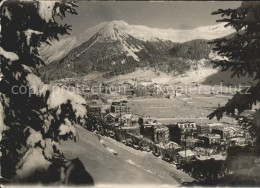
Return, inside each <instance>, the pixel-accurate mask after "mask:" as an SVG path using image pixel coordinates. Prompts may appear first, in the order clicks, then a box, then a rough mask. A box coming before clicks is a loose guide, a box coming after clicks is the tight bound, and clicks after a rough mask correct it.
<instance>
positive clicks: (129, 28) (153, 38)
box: [40, 21, 234, 64]
mask: <svg viewBox="0 0 260 188" xmlns="http://www.w3.org/2000/svg"><path fill="white" fill-rule="evenodd" d="M117 31H120V32H121V33H117ZM232 32H234V30H233V29H231V28H230V27H228V28H225V27H224V24H218V25H213V26H202V27H198V28H195V29H190V30H176V29H157V28H150V27H147V26H141V25H130V24H128V23H126V22H125V21H111V22H103V23H100V24H98V25H96V26H94V27H92V28H89V29H87V30H86V31H85V32H83V33H82V34H80V35H79V36H75V37H71V38H68V39H63V40H60V41H55V42H53V44H52V45H51V46H49V45H44V46H43V47H41V48H40V54H41V55H42V56H43V59H44V60H46V63H47V64H48V63H50V62H53V61H58V60H60V59H62V58H63V57H65V56H66V55H67V54H68V53H69V52H70V51H71V50H72V49H74V48H76V47H78V46H80V45H81V44H83V43H85V42H87V41H88V40H89V39H90V38H91V37H93V36H94V35H95V34H97V33H99V35H100V36H102V37H103V38H109V36H110V38H111V39H116V37H121V38H124V37H126V36H127V35H130V36H132V37H134V38H136V39H139V40H141V41H144V42H158V41H160V42H161V41H171V42H186V41H190V40H194V39H207V40H211V39H215V38H219V37H223V36H226V35H229V34H231V33H232ZM122 46H123V48H125V50H126V51H128V53H129V54H131V53H132V51H133V50H134V51H135V52H136V51H138V50H140V49H139V48H135V47H133V46H128V45H127V44H125V43H124V44H123V43H122ZM132 56H133V57H134V58H135V59H137V58H138V57H137V56H135V55H134V54H132Z"/></svg>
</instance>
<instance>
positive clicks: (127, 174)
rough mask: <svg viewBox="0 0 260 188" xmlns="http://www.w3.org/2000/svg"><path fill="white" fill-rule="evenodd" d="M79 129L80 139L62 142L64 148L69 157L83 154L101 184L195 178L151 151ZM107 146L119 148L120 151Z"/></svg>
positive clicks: (177, 181) (173, 181)
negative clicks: (144, 150) (138, 148)
mask: <svg viewBox="0 0 260 188" xmlns="http://www.w3.org/2000/svg"><path fill="white" fill-rule="evenodd" d="M77 129H78V132H79V137H80V140H79V142H77V143H74V142H69V143H68V142H66V143H62V148H63V151H64V153H65V156H66V157H68V158H75V157H79V158H80V160H81V161H82V162H83V164H84V165H85V168H86V170H87V171H88V172H89V173H90V174H91V175H92V177H93V178H94V181H95V184H97V185H101V184H161V185H179V184H180V183H181V182H183V181H192V180H193V179H192V178H191V177H189V176H188V175H186V174H185V173H183V172H181V171H178V170H177V169H176V168H175V167H174V166H173V165H171V164H169V163H167V162H165V161H162V160H161V159H160V158H157V157H155V156H153V155H152V154H151V153H147V152H141V151H138V150H134V149H133V148H130V147H127V146H125V145H124V144H122V143H120V142H117V141H115V140H113V139H111V138H106V137H101V139H99V138H98V137H97V136H96V135H94V134H93V133H92V132H89V131H87V130H85V129H84V128H82V127H77ZM100 140H101V141H100ZM104 145H105V146H104ZM107 148H110V149H112V150H113V151H116V152H117V155H114V154H113V152H110V151H108V150H107Z"/></svg>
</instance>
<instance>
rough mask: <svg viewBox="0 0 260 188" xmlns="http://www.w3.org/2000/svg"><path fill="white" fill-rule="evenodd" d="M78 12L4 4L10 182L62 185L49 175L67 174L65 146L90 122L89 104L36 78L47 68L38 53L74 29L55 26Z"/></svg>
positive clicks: (0, 85)
mask: <svg viewBox="0 0 260 188" xmlns="http://www.w3.org/2000/svg"><path fill="white" fill-rule="evenodd" d="M75 7H77V5H76V4H74V3H72V2H65V1H64V2H63V1H62V2H59V1H3V2H1V5H0V11H1V36H0V44H1V47H0V58H1V61H0V65H1V72H2V74H3V79H2V80H1V82H0V94H1V103H0V128H1V129H0V131H1V134H2V140H1V149H2V163H1V164H2V176H3V177H4V178H6V179H9V180H12V181H22V182H29V181H41V182H49V181H50V177H51V178H53V179H52V181H59V179H60V175H57V174H54V175H53V174H52V176H50V171H48V169H50V168H51V167H52V168H53V167H54V166H55V165H56V167H57V168H54V169H55V170H57V173H62V172H61V170H62V166H63V165H64V164H63V163H62V160H60V159H64V157H63V154H62V151H61V150H60V148H59V143H60V140H61V139H63V140H68V139H70V138H71V139H74V138H75V136H76V135H77V133H76V128H75V125H76V124H82V123H84V121H85V115H86V108H85V106H84V104H86V101H85V100H84V99H83V98H82V97H81V96H79V95H76V94H75V93H72V92H69V91H66V90H62V89H61V88H59V89H58V88H54V87H52V86H51V85H47V84H44V83H43V82H42V81H41V79H40V78H39V73H37V68H38V67H39V66H42V65H44V61H43V60H42V59H41V57H40V55H39V52H38V48H39V47H40V46H41V45H42V44H43V43H47V44H50V43H51V41H52V40H59V36H60V35H65V34H68V31H69V30H70V29H71V26H70V25H67V24H64V25H61V24H59V23H58V22H57V21H56V20H57V19H58V18H61V19H63V18H64V17H65V14H66V13H70V14H77V13H76V11H75ZM57 161H60V163H58V162H57ZM51 173H53V171H51ZM44 174H45V175H44ZM48 175H49V176H48Z"/></svg>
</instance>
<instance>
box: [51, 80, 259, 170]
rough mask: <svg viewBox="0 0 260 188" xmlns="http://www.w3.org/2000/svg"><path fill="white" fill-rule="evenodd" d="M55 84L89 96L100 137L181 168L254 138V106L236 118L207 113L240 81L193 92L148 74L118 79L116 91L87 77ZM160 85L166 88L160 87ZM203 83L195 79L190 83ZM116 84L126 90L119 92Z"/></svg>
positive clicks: (221, 157) (219, 157)
mask: <svg viewBox="0 0 260 188" xmlns="http://www.w3.org/2000/svg"><path fill="white" fill-rule="evenodd" d="M53 84H56V85H59V86H60V87H65V88H67V89H70V90H74V91H77V92H79V93H80V94H81V95H82V96H84V98H85V99H86V100H87V106H86V108H87V116H88V121H89V122H87V123H86V125H85V126H84V128H86V129H87V130H89V131H92V132H94V134H96V135H98V136H99V137H110V138H113V139H115V140H116V141H118V142H121V143H123V144H125V145H126V146H128V147H132V148H134V149H136V150H140V151H143V152H150V153H151V154H152V155H154V156H156V157H158V158H161V159H162V160H164V161H166V162H168V163H170V164H172V165H173V166H175V167H176V168H177V169H178V168H181V166H182V165H183V164H184V163H186V162H190V161H204V160H216V161H223V162H224V161H225V160H226V157H227V149H228V148H229V147H231V146H239V147H245V146H253V143H254V138H253V137H252V134H253V133H252V131H251V129H250V125H248V124H249V122H250V121H253V118H252V117H253V116H252V115H251V114H252V113H251V112H250V111H246V112H245V113H243V114H242V115H241V116H240V117H236V118H235V117H231V116H225V117H224V118H223V120H222V121H217V120H216V119H214V120H209V119H208V118H207V117H206V116H207V115H208V114H209V113H210V112H211V111H212V110H214V109H215V108H217V107H220V106H221V105H224V104H225V102H226V101H228V100H229V98H230V97H231V96H232V92H235V90H234V88H235V87H229V89H226V90H225V91H221V90H220V86H215V87H216V88H217V89H216V88H215V90H214V92H213V90H212V89H210V91H208V92H204V93H192V92H190V91H180V84H179V85H178V84H177V85H175V88H176V90H174V91H173V92H172V93H170V94H169V91H167V87H169V85H168V84H156V83H152V82H151V81H150V80H149V79H148V80H147V79H143V78H135V79H132V80H130V81H129V82H127V81H124V82H122V83H117V84H114V85H113V92H111V91H110V92H108V89H105V88H108V86H109V84H111V83H102V84H97V83H96V82H94V83H93V82H90V83H88V85H84V84H86V82H83V81H79V80H76V81H75V80H72V79H63V80H59V81H55V83H53ZM91 84H92V85H91ZM95 84H96V85H95ZM94 85H95V86H96V87H92V88H91V87H90V86H94ZM99 86H100V87H99ZM106 86H107V87H106ZM158 86H160V87H161V88H162V89H160V90H159V92H158ZM200 86H201V85H200V84H198V83H196V82H194V83H191V84H190V87H195V88H198V87H200ZM86 88H88V89H86ZM115 88H120V89H121V90H120V89H119V90H117V91H116V92H115ZM122 88H123V89H122ZM245 119H246V120H247V121H244V120H245ZM251 128H252V127H251ZM114 154H115V155H117V152H116V151H115V152H114ZM186 172H187V171H186ZM187 173H188V174H189V172H187Z"/></svg>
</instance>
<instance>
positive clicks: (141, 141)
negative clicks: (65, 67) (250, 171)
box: [87, 100, 251, 161]
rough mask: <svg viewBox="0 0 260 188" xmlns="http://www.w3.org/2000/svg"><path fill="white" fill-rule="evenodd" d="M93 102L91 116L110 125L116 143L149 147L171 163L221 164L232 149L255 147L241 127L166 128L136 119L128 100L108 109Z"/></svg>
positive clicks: (180, 124)
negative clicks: (127, 142) (196, 160)
mask: <svg viewBox="0 0 260 188" xmlns="http://www.w3.org/2000/svg"><path fill="white" fill-rule="evenodd" d="M93 101H94V102H92V103H91V104H89V105H88V107H87V108H88V114H89V115H91V116H93V117H96V118H99V119H102V121H103V122H105V123H106V127H105V130H106V131H107V132H113V135H114V138H115V139H117V140H118V141H122V142H125V141H126V140H128V141H129V139H130V140H132V142H133V144H134V145H136V147H137V148H139V149H144V148H147V147H149V148H150V149H151V150H152V151H153V153H154V155H156V156H160V155H161V156H162V157H163V158H165V159H167V160H169V161H179V160H184V159H185V160H191V159H198V160H205V159H209V158H215V159H218V160H220V159H224V158H225V151H226V149H227V148H228V147H230V146H245V145H248V144H250V143H251V137H250V134H249V132H248V131H247V130H245V129H243V128H241V127H239V126H235V125H224V124H221V123H212V124H199V125H197V124H195V123H194V122H178V123H174V124H162V123H160V122H158V121H157V120H156V119H153V118H146V117H135V116H134V115H133V114H132V113H131V109H130V108H129V107H128V105H127V100H118V101H113V102H112V104H111V105H109V106H107V107H106V108H104V105H103V106H102V105H101V103H98V102H97V101H95V100H93ZM140 147H141V148H140ZM142 147H143V148H142Z"/></svg>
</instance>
